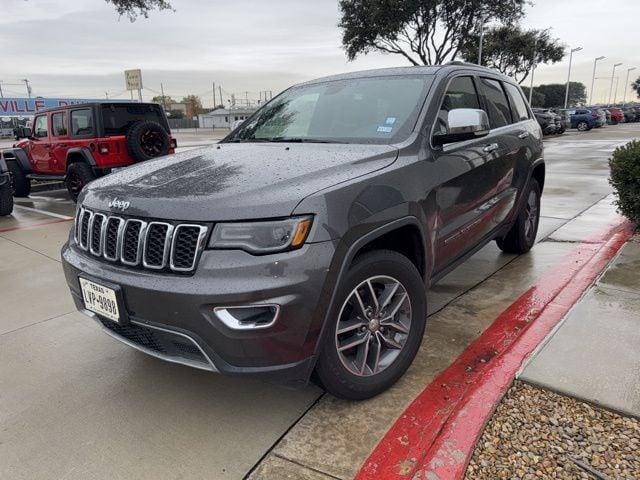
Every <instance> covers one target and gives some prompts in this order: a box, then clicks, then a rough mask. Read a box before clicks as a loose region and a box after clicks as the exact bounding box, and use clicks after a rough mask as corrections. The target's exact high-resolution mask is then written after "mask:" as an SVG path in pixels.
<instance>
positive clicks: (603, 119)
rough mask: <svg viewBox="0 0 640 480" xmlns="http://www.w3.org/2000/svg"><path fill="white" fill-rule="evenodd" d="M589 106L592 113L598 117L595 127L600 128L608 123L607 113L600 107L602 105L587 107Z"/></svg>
mask: <svg viewBox="0 0 640 480" xmlns="http://www.w3.org/2000/svg"><path fill="white" fill-rule="evenodd" d="M587 108H588V109H589V110H590V111H591V113H592V115H593V116H594V118H595V119H596V122H595V124H594V128H600V127H603V126H605V125H606V124H607V113H606V112H605V110H604V109H603V108H600V107H587Z"/></svg>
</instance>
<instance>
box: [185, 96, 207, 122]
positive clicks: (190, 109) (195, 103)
mask: <svg viewBox="0 0 640 480" xmlns="http://www.w3.org/2000/svg"><path fill="white" fill-rule="evenodd" d="M181 103H185V104H186V105H187V117H189V118H191V117H194V116H196V115H198V114H199V113H203V111H204V110H203V109H202V100H201V99H200V97H199V96H197V95H187V96H186V97H184V98H183V99H182V102H181Z"/></svg>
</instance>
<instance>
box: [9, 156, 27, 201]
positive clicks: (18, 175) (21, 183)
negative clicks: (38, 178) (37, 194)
mask: <svg viewBox="0 0 640 480" xmlns="http://www.w3.org/2000/svg"><path fill="white" fill-rule="evenodd" d="M7 168H8V169H9V172H11V183H12V185H13V196H14V197H28V196H29V194H30V193H31V181H30V180H29V179H28V178H27V176H26V175H25V174H24V172H23V171H22V169H21V168H20V165H18V162H16V161H14V160H11V161H8V162H7Z"/></svg>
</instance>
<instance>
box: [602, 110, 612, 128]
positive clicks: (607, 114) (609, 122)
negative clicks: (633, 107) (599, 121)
mask: <svg viewBox="0 0 640 480" xmlns="http://www.w3.org/2000/svg"><path fill="white" fill-rule="evenodd" d="M602 110H603V111H604V115H605V125H613V121H612V120H611V112H610V111H609V109H608V108H603V109H602Z"/></svg>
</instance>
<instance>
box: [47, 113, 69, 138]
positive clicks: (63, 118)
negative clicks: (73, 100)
mask: <svg viewBox="0 0 640 480" xmlns="http://www.w3.org/2000/svg"><path fill="white" fill-rule="evenodd" d="M51 129H52V130H53V136H54V137H63V136H65V135H66V134H67V114H66V113H65V112H60V113H54V114H53V115H51Z"/></svg>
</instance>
